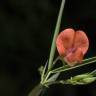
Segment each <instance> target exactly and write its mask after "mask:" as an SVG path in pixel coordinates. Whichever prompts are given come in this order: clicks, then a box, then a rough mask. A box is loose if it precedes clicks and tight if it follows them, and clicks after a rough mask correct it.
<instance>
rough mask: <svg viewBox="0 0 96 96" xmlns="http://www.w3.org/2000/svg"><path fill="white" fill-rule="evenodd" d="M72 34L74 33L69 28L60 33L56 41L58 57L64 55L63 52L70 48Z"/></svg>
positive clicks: (72, 38)
mask: <svg viewBox="0 0 96 96" xmlns="http://www.w3.org/2000/svg"><path fill="white" fill-rule="evenodd" d="M74 34H75V31H74V30H73V29H71V28H68V29H65V30H64V31H62V32H61V33H60V34H59V35H58V37H57V39H56V46H57V50H58V52H59V54H60V55H63V56H64V55H65V51H66V50H67V49H68V48H71V47H72V45H73V40H74Z"/></svg>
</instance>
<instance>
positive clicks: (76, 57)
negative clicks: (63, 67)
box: [64, 48, 83, 66]
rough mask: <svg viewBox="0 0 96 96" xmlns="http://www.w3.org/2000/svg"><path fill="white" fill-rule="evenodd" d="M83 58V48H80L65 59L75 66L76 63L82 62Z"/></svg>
mask: <svg viewBox="0 0 96 96" xmlns="http://www.w3.org/2000/svg"><path fill="white" fill-rule="evenodd" d="M82 59H83V53H82V50H81V48H78V49H77V50H76V51H75V52H73V53H69V54H68V55H67V56H66V57H65V58H64V60H65V61H66V62H67V63H68V65H70V66H74V65H75V64H76V63H78V62H79V63H81V61H82Z"/></svg>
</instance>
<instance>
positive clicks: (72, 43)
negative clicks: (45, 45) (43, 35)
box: [56, 28, 89, 66]
mask: <svg viewBox="0 0 96 96" xmlns="http://www.w3.org/2000/svg"><path fill="white" fill-rule="evenodd" d="M56 46H57V50H58V52H59V55H60V56H61V57H63V58H64V60H65V61H66V62H67V63H68V65H70V66H73V65H75V64H76V63H81V62H82V59H83V56H84V55H85V53H86V52H87V50H88V47H89V40H88V37H87V35H86V34H85V33H84V32H83V31H80V30H78V31H76V32H75V31H74V30H73V29H71V28H68V29H65V30H64V31H62V32H61V33H60V34H59V35H58V37H57V39H56Z"/></svg>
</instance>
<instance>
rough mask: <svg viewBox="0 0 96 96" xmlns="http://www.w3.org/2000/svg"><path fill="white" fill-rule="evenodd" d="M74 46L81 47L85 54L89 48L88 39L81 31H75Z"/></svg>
mask: <svg viewBox="0 0 96 96" xmlns="http://www.w3.org/2000/svg"><path fill="white" fill-rule="evenodd" d="M74 47H75V48H81V50H82V53H83V54H85V53H86V52H87V50H88V48H89V40H88V37H87V35H86V34H85V33H84V32H83V31H76V34H75V40H74Z"/></svg>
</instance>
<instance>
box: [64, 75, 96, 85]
mask: <svg viewBox="0 0 96 96" xmlns="http://www.w3.org/2000/svg"><path fill="white" fill-rule="evenodd" d="M95 80H96V77H94V76H93V75H91V74H90V73H85V74H81V75H77V76H74V77H71V78H70V79H68V80H66V81H65V82H66V83H67V84H72V85H84V84H89V83H92V82H93V81H95Z"/></svg>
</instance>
